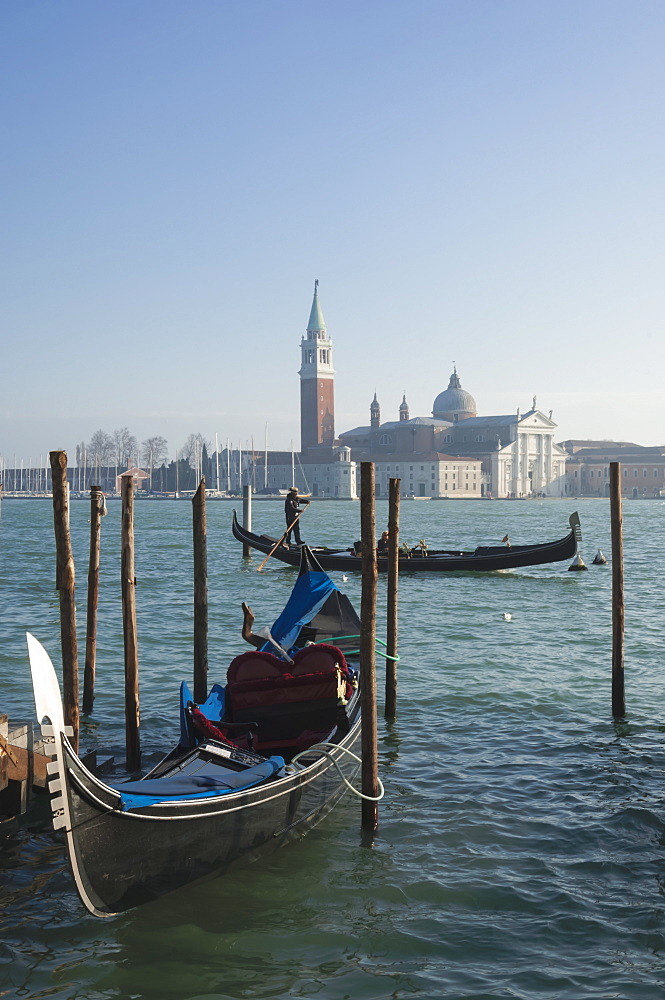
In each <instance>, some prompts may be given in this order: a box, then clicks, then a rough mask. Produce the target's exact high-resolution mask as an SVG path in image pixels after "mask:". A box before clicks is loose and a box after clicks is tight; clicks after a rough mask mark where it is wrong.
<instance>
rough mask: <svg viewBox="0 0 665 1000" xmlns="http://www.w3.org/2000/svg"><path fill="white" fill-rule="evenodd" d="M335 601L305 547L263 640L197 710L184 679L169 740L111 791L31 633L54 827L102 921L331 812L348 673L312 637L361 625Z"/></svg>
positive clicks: (355, 726) (347, 753)
mask: <svg viewBox="0 0 665 1000" xmlns="http://www.w3.org/2000/svg"><path fill="white" fill-rule="evenodd" d="M339 597H341V595H339V592H338V590H337V587H336V586H335V585H334V584H333V582H332V581H331V580H330V578H329V577H328V576H327V574H326V573H324V572H323V570H322V569H321V568H320V567H319V566H317V565H316V562H315V560H313V559H312V557H311V555H310V554H309V553H307V552H304V553H303V556H302V572H301V574H300V575H299V577H298V580H297V581H296V584H295V586H294V588H293V592H292V594H291V597H290V599H289V602H288V603H287V605H286V607H285V609H284V611H283V613H282V614H281V615H280V617H279V618H278V619H277V621H276V622H275V623H274V625H273V626H272V628H271V630H270V633H269V638H268V641H267V642H266V644H265V645H263V646H262V648H260V649H252V650H248V651H247V652H244V653H241V654H240V655H239V656H237V657H236V658H235V659H234V660H233V661H232V663H231V664H230V666H229V669H228V674H227V683H226V685H224V686H221V685H213V687H212V689H211V691H210V693H209V696H208V698H207V700H206V702H205V704H202V705H194V704H193V701H192V697H191V693H190V690H189V687H188V686H187V684H183V685H182V688H181V704H180V724H181V733H180V740H179V742H178V745H177V746H176V747H174V748H173V750H171V752H170V753H168V754H167V756H166V757H165V758H164V759H163V760H162V761H161V762H160V763H159V764H158V765H157V766H156V767H155V768H153V769H152V770H151V771H150V772H149V773H148V774H147V775H146V776H145V777H144V778H141V779H139V780H137V781H129V782H124V783H120V784H117V785H110V784H106V783H105V782H103V781H101V780H100V779H99V778H98V777H97V776H95V775H94V774H93V773H92V772H91V771H90V770H89V769H88V768H87V767H86V765H85V764H84V763H83V761H82V760H81V759H80V758H79V757H78V755H77V754H76V752H75V750H74V748H73V746H72V744H71V742H70V740H69V738H68V732H67V727H65V725H64V718H63V709H62V702H61V698H60V690H59V686H58V680H57V677H56V674H55V671H54V669H53V665H52V663H51V661H50V659H49V657H48V654H47V653H46V651H45V649H44V648H43V647H42V646H41V645H40V643H39V642H38V641H37V640H36V639H35V638H34V637H33V636H32V635H30V634H28V650H29V656H30V666H31V670H32V678H33V687H34V693H35V704H36V708H37V715H38V718H39V721H40V722H41V723H42V732H43V735H44V737H45V740H46V741H47V742H48V748H47V752H49V748H50V754H51V756H52V758H53V759H52V761H51V763H50V764H49V771H50V774H51V785H50V790H51V793H52V802H51V805H52V809H53V822H54V826H55V828H56V829H63V830H64V833H65V837H66V843H67V849H68V854H69V860H70V864H71V869H72V873H73V876H74V880H75V883H76V887H77V889H78V892H79V895H80V897H81V899H82V901H83V903H84V904H85V906H86V907H87V908H88V910H90V912H91V913H93V914H95V915H97V916H109V915H111V914H115V913H119V912H122V911H124V910H127V909H130V908H131V907H134V906H138V905H140V904H142V903H146V902H149V901H151V900H155V899H157V898H159V897H160V896H163V895H164V894H166V893H168V892H171V891H172V890H174V889H177V888H178V887H180V886H183V885H186V884H189V883H191V882H194V881H197V880H199V879H202V878H209V877H211V876H215V875H217V874H221V873H222V872H223V871H225V870H226V869H228V868H229V867H230V866H231V865H234V864H235V863H237V862H239V861H241V860H244V861H249V860H253V859H254V858H256V857H257V856H259V855H261V854H263V853H266V852H268V851H272V850H274V849H275V848H277V847H279V846H280V845H281V844H284V843H285V842H287V841H289V840H294V839H297V838H300V837H301V836H302V835H303V834H304V833H306V832H307V830H308V829H309V828H310V827H312V826H314V825H315V824H316V823H318V822H319V821H320V820H321V819H322V818H323V817H324V816H325V815H326V814H327V813H328V812H329V811H330V809H332V807H333V806H334V805H335V803H336V802H337V801H338V799H339V798H340V797H341V796H342V794H343V793H344V791H345V790H346V788H347V785H348V784H349V782H350V781H351V780H352V779H353V777H354V776H355V775H356V774H357V771H358V766H359V761H358V757H357V756H355V755H354V752H353V751H354V750H355V751H357V750H358V749H359V745H360V697H359V670H358V669H354V668H353V667H351V666H350V665H349V664H348V663H347V660H346V657H345V655H344V653H343V652H342V651H341V650H340V648H339V647H338V646H335V645H334V644H333V643H331V642H321V641H320V638H319V641H316V642H312V638H311V637H312V636H318V637H321V636H323V638H324V639H331V638H334V635H335V633H337V634H342V633H341V632H340V631H339V630H343V629H346V628H348V627H349V626H352V627H353V629H354V632H355V633H356V635H357V632H358V631H359V622H358V618H357V616H355V613H352V609H351V610H349V609H350V605H349V606H348V607H347V606H346V604H345V602H344V601H339ZM338 606H340V607H341V608H342V611H343V613H342V614H341V615H339V616H337V611H336V610H335V609H336V607H338ZM336 616H337V618H336ZM335 619H336V620H335ZM305 641H306V642H308V643H309V644H308V645H303V642H305Z"/></svg>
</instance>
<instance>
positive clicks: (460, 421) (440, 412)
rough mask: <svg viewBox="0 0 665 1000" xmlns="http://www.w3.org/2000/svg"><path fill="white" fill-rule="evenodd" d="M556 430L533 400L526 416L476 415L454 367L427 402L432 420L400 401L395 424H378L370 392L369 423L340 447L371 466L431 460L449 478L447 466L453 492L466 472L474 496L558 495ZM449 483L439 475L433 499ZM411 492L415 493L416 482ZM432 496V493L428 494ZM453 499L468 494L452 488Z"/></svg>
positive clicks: (562, 456) (561, 487) (560, 471)
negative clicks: (412, 412) (452, 474)
mask: <svg viewBox="0 0 665 1000" xmlns="http://www.w3.org/2000/svg"><path fill="white" fill-rule="evenodd" d="M556 426H557V425H556V424H555V423H554V421H553V420H552V414H551V413H550V414H549V416H546V415H545V414H544V413H542V412H541V411H540V410H539V409H537V407H536V399H535V397H534V399H533V403H532V406H531V408H530V409H529V410H527V411H526V412H525V413H521V412H520V410H519V409H518V410H517V411H516V412H515V413H512V414H507V415H500V416H478V414H477V408H476V402H475V400H474V398H473V396H472V395H471V394H470V393H469V392H467V391H466V390H464V389H463V388H462V385H461V382H460V379H459V376H458V374H457V370H456V369H455V370H454V371H453V373H452V375H451V376H450V380H449V383H448V388H447V389H445V390H444V391H443V392H440V393H439V395H438V396H437V397H436V399H435V400H434V403H433V406H432V416H431V417H410V415H409V407H408V404H407V402H406V396H404V397H403V399H402V402H401V404H400V406H399V411H398V419H397V420H395V421H386V422H385V423H381V410H380V405H379V402H378V399H377V397H376V393H375V394H374V399H373V400H372V403H371V405H370V422H369V425H367V426H363V427H355V428H353V429H352V430H350V431H345V432H343V433H342V434H340V441H342V442H343V443H344V444H346V445H347V446H348V447H349V448H350V449H351V455H352V458H354V459H355V460H356V461H374V462H376V463H377V468H378V466H379V464H381V465H385V464H388V465H391V464H393V463H394V461H395V460H396V459H398V461H399V464H400V466H401V467H402V466H404V464H405V459H410V461H409V462H408V466H409V472H410V471H411V468H412V467H413V466H417V465H418V463H419V462H420V463H425V462H427V461H429V462H430V463H432V462H433V460H434V456H435V455H436V456H438V459H439V462H440V464H442V465H443V466H445V465H448V467H449V469H448V471H449V472H451V471H452V468H453V464H454V466H455V472H456V486H457V487H458V488H459V482H460V473H462V483H463V484H465V483H466V482H467V478H466V476H467V472H471V473H472V476H471V478H470V479H469V482H470V484H471V485H473V482H474V478H473V474H474V473H476V481H477V483H478V492H476V493H475V495H476V496H487V497H525V496H534V495H535V496H564V495H565V493H566V459H567V457H568V456H567V453H566V452H565V450H564V449H563V448H561V447H560V446H559V445H557V444H556V443H555V441H554V433H555V430H556ZM391 459H392V462H391ZM419 471H422V470H419ZM403 482H404V480H403ZM407 482H409V481H407ZM448 484H451V480H450V479H448V483H447V482H446V479H445V478H443V477H441V476H440V475H439V476H438V495H442V496H451V495H452V490H450V491H449V492H446V486H447V485H448ZM418 491H419V492H421V491H422V479H420V480H419V481H418ZM442 491H443V492H442ZM431 494H432V495H437V492H436V491H435V490H432V491H431ZM455 495H456V496H457V497H460V496H461V495H474V491H473V490H471V493H470V494H469V493H466V491H465V493H463V494H460V493H459V492H458V489H456V491H455Z"/></svg>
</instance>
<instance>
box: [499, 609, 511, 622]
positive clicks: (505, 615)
mask: <svg viewBox="0 0 665 1000" xmlns="http://www.w3.org/2000/svg"><path fill="white" fill-rule="evenodd" d="M501 617H502V618H503V620H504V622H511V621H512V620H513V616H512V615H511V613H510V611H504V612H503V615H502V616H501Z"/></svg>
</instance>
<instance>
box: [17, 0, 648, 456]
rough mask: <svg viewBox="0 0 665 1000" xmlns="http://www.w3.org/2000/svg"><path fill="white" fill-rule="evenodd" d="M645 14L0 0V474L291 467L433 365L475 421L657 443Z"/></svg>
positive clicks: (388, 0) (631, 10)
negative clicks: (129, 458) (145, 455)
mask: <svg viewBox="0 0 665 1000" xmlns="http://www.w3.org/2000/svg"><path fill="white" fill-rule="evenodd" d="M664 29H665V5H664V4H663V3H662V0H658V2H650V0H647V2H645V0H631V2H628V0H625V2H621V3H617V2H614V0H587V2H584V0H557V2H547V3H546V2H537V0H504V2H501V0H492V2H485V0H454V2H453V0H436V2H432V0H399V2H395V0H364V2H363V0H360V2H359V0H353V2H347V0H335V2H329V0H326V2H322V0H279V2H277V0H233V2H224V0H178V2H173V0H113V2H112V3H111V2H103V0H4V2H3V3H2V5H0V78H1V86H0V95H1V96H0V106H1V122H0V125H1V129H2V137H3V147H4V151H3V155H2V157H1V158H0V190H1V192H2V196H1V197H2V201H3V204H2V224H1V226H0V242H1V247H2V267H1V269H0V283H1V285H2V287H1V289H0V303H1V304H0V321H1V325H2V343H3V351H2V355H1V357H2V371H3V376H4V377H3V379H2V392H1V394H0V415H1V418H2V419H1V424H0V454H2V455H4V458H5V462H6V463H8V464H11V462H12V460H13V456H14V454H17V455H18V457H19V458H23V459H25V460H26V461H27V460H28V459H29V458H30V457H32V459H33V461H36V460H37V459H38V456H39V455H40V454H44V455H46V453H47V452H48V451H49V449H53V448H59V447H64V448H67V449H68V451H70V452H72V453H73V449H74V447H75V444H76V443H77V442H79V441H82V440H86V441H87V440H89V439H90V437H91V436H92V434H93V432H94V431H95V430H97V428H103V429H104V430H107V431H109V432H111V431H113V430H114V429H115V428H117V427H121V426H124V425H127V426H128V427H129V428H130V430H131V431H132V432H133V433H134V434H135V435H136V436H137V437H138V438H139V440H141V439H143V438H146V437H149V436H152V435H155V434H162V435H163V436H164V437H166V438H167V439H168V441H169V447H170V450H171V452H174V451H175V449H176V448H177V447H179V446H180V445H181V444H182V443H183V441H184V440H185V438H186V437H187V435H188V434H189V433H192V432H202V433H203V434H204V435H205V436H206V437H207V438H208V439H210V440H212V441H214V436H215V433H216V432H217V433H218V434H219V437H220V441H225V440H226V439H227V438H230V439H231V440H232V441H233V442H234V443H237V442H238V441H239V440H241V441H243V442H247V441H248V440H249V439H250V438H251V436H252V435H253V436H254V439H255V442H256V443H257V445H258V444H260V445H261V446H262V444H263V435H264V430H265V425H266V423H267V424H268V429H269V440H270V444H271V446H272V447H287V448H288V447H290V442H291V439H294V441H295V444H296V446H298V443H299V386H298V376H297V371H298V367H299V363H300V351H299V343H300V338H301V336H302V334H303V332H304V329H305V327H306V325H307V319H308V316H309V310H310V305H311V296H312V290H313V283H314V279H315V278H318V279H319V280H320V298H321V303H322V307H323V312H324V315H325V318H326V322H327V326H328V331H329V333H330V335H331V336H332V338H333V345H334V363H335V368H336V371H337V375H336V429H337V431H338V432H339V431H341V430H344V429H348V428H350V427H353V426H355V425H357V424H360V423H366V422H367V420H368V407H369V403H370V401H371V399H372V396H373V394H374V391H375V390H376V391H377V394H378V397H379V401H380V402H381V405H382V419H392V418H395V417H396V414H397V407H398V405H399V402H400V401H401V397H402V392H404V391H406V394H407V399H408V401H409V404H410V407H411V415H412V416H414V415H427V414H429V413H431V408H432V402H433V400H434V397H435V396H436V395H437V393H438V392H440V391H441V390H442V389H444V388H446V386H447V384H448V377H449V375H450V372H451V370H452V364H453V362H455V363H456V365H457V370H458V372H459V374H460V377H461V381H462V385H463V387H464V388H465V389H468V390H469V391H470V392H471V393H472V394H473V395H474V397H475V399H476V402H477V404H478V409H479V413H481V414H491V413H510V412H513V411H514V410H515V409H516V408H517V407H521V409H522V410H525V409H527V408H528V407H529V406H530V404H531V400H532V397H533V396H534V395H536V396H537V402H538V407H539V408H540V409H542V410H543V411H544V412H548V411H549V410H550V409H552V410H553V411H554V419H555V420H556V421H557V422H558V424H559V429H558V431H557V438H558V439H563V438H567V437H606V438H614V439H624V440H634V441H638V442H640V443H642V444H663V443H665V393H664V392H663V389H662V381H663V372H664V371H665V364H664V361H665V357H664V354H665V348H664V337H663V326H664V323H663V320H664V316H665V308H664V281H663V275H664V273H665V266H664V265H665V261H664V259H663V257H664V254H663V238H664V233H665V219H664V214H665V213H664V211H663V207H664V202H663V184H664V179H665V163H664V159H665V157H664V149H665V140H664V132H663V110H664V109H663V99H664V95H665V86H664V82H665V81H664V77H665V59H664V58H663V51H664V48H665V46H664V42H665V32H664Z"/></svg>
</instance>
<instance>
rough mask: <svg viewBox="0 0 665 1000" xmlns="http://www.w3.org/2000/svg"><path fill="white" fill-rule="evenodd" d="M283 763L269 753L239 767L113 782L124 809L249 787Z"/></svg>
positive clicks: (210, 768)
mask: <svg viewBox="0 0 665 1000" xmlns="http://www.w3.org/2000/svg"><path fill="white" fill-rule="evenodd" d="M282 767H284V759H283V758H282V757H270V758H268V760H264V761H261V763H260V764H255V765H254V766H253V767H247V768H245V769H244V770H242V771H232V770H226V769H225V768H224V767H220V766H216V765H214V764H212V765H209V769H208V771H207V773H205V772H204V773H201V772H199V773H198V774H190V775H187V774H177V775H174V776H173V777H171V778H142V779H140V780H139V781H126V782H125V783H124V784H122V785H116V786H115V790H116V791H117V792H120V795H121V796H122V808H123V810H124V809H139V808H143V807H144V806H152V805H154V804H155V803H156V802H177V801H178V800H180V799H182V800H189V799H202V798H207V797H211V796H214V795H225V794H226V793H228V792H237V791H238V790H240V789H243V788H251V787H252V786H253V785H258V784H259V782H261V781H265V779H266V778H270V777H271V776H272V775H273V774H275V772H276V771H279V770H280V768H282Z"/></svg>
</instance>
